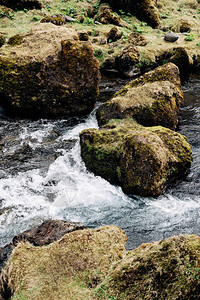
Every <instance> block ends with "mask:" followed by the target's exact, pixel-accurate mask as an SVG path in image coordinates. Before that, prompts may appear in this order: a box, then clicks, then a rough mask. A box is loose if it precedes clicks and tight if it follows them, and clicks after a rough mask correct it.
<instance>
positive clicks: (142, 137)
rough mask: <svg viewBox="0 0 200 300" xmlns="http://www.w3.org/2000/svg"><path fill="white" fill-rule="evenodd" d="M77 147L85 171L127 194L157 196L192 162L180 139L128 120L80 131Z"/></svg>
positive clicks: (184, 140)
mask: <svg viewBox="0 0 200 300" xmlns="http://www.w3.org/2000/svg"><path fill="white" fill-rule="evenodd" d="M80 143H81V156H82V158H83V160H84V162H85V165H86V167H87V168H88V169H89V170H91V171H92V172H94V174H95V175H100V176H102V177H103V178H105V179H107V180H108V181H110V182H111V183H113V184H118V185H120V186H121V187H122V190H123V191H124V192H125V193H127V194H138V195H141V196H153V197H156V196H158V195H159V194H160V193H161V192H162V190H163V189H164V187H165V185H166V183H167V182H168V181H169V180H171V179H174V178H177V177H179V176H182V175H183V174H184V173H185V172H186V171H187V169H188V168H189V167H190V164H191V161H192V155H191V147H190V145H189V144H188V143H187V140H186V138H185V137H184V136H183V135H181V134H179V133H177V132H174V131H171V130H170V129H168V128H164V127H161V126H155V127H143V126H141V125H138V124H137V123H136V121H134V120H132V119H124V120H111V121H110V122H109V123H108V124H106V125H105V126H103V127H101V128H100V129H87V130H83V131H82V132H81V133H80Z"/></svg>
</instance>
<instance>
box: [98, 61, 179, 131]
mask: <svg viewBox="0 0 200 300" xmlns="http://www.w3.org/2000/svg"><path fill="white" fill-rule="evenodd" d="M182 101H183V91H182V88H181V81H180V76H179V70H178V67H177V66H176V65H175V64H173V63H168V64H165V65H163V66H160V67H158V68H156V69H155V70H153V71H150V72H148V73H145V74H144V75H143V76H141V77H139V78H137V79H135V80H133V81H131V82H130V83H129V84H127V85H125V86H124V87H123V88H122V89H121V90H120V91H119V92H117V93H116V94H115V95H114V96H113V98H112V99H110V100H108V101H107V102H105V103H104V104H103V105H101V106H100V107H99V109H98V110H97V120H98V123H99V125H100V126H101V125H104V124H106V123H107V122H108V121H109V120H111V119H123V118H126V117H132V118H134V119H136V120H137V122H138V123H140V124H142V125H144V126H155V125H156V126H157V125H161V126H164V127H167V128H170V129H175V128H176V126H177V123H178V111H179V107H180V105H181V103H182Z"/></svg>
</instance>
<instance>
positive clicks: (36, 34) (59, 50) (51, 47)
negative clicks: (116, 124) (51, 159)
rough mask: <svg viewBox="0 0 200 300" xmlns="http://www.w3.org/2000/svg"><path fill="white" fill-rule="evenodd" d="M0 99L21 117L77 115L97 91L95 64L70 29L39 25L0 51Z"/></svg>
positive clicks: (86, 109)
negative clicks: (15, 42) (18, 41)
mask: <svg viewBox="0 0 200 300" xmlns="http://www.w3.org/2000/svg"><path fill="white" fill-rule="evenodd" d="M0 54H1V55H0V99H1V104H4V105H5V106H6V107H8V109H9V110H11V112H12V113H14V114H19V115H22V116H25V117H29V116H32V117H58V116H73V115H83V114H86V113H88V112H90V111H91V110H92V108H93V107H94V104H95V101H96V97H97V95H98V93H99V79H100V73H99V63H98V61H97V59H96V58H95V57H94V55H93V50H92V47H91V45H90V44H89V42H80V41H78V34H77V32H76V31H75V30H74V29H71V28H67V27H58V26H55V25H53V24H39V25H37V26H35V27H34V28H33V29H32V30H31V31H30V32H29V33H27V34H25V35H23V36H22V37H21V38H20V43H17V45H14V46H13V45H4V46H3V47H2V48H1V51H0Z"/></svg>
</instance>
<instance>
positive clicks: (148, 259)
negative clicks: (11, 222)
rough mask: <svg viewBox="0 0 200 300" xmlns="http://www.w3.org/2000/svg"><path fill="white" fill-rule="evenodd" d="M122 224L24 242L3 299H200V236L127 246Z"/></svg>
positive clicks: (1, 283)
mask: <svg viewBox="0 0 200 300" xmlns="http://www.w3.org/2000/svg"><path fill="white" fill-rule="evenodd" d="M125 243H126V235H125V232H124V231H123V230H121V229H120V228H119V227H116V226H105V227H101V228H98V229H84V230H78V231H75V232H72V233H69V234H66V235H65V236H64V237H62V238H61V239H60V240H58V241H56V242H54V243H52V244H50V245H48V246H42V247H34V246H33V245H31V244H29V243H19V244H18V245H17V247H16V248H15V249H14V250H13V252H12V255H11V258H10V260H9V261H8V263H7V265H6V266H5V268H4V269H3V270H2V273H1V277H0V295H1V296H0V299H2V300H5V299H10V298H11V299H12V300H15V299H16V300H17V299H36V300H37V299H38V300H51V299H69V300H77V299H79V300H86V299H88V300H89V299H94V300H98V299H99V300H100V299H101V300H102V299H113V300H114V299H115V300H121V299H127V300H143V299H155V300H160V299H162V300H166V299H167V300H178V299H179V300H180V299H199V291H200V280H199V277H200V264H199V259H200V238H199V237H198V236H196V235H180V236H175V237H171V238H168V239H165V240H162V241H159V242H153V243H151V244H142V245H141V246H140V247H138V248H137V249H134V250H131V251H127V252H126V251H125Z"/></svg>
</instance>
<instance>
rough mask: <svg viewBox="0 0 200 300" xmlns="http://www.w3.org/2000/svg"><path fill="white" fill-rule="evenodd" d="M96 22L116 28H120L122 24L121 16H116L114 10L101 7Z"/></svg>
mask: <svg viewBox="0 0 200 300" xmlns="http://www.w3.org/2000/svg"><path fill="white" fill-rule="evenodd" d="M95 20H96V21H98V22H100V23H102V24H113V25H116V26H120V23H121V19H120V16H116V15H115V14H114V13H113V11H112V9H111V8H109V7H107V6H102V7H100V9H99V12H98V14H97V16H96V17H95Z"/></svg>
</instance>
